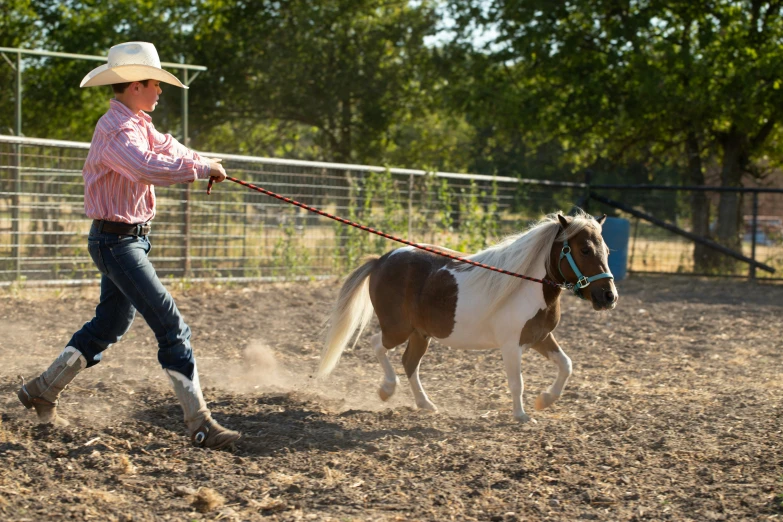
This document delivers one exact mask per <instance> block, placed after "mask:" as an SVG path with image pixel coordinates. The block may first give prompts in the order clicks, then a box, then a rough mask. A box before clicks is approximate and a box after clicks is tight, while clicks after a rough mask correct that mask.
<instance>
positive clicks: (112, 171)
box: [82, 99, 209, 224]
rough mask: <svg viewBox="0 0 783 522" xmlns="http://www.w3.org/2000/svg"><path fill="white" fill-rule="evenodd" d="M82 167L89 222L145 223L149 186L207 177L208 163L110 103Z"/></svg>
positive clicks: (151, 201) (141, 116)
mask: <svg viewBox="0 0 783 522" xmlns="http://www.w3.org/2000/svg"><path fill="white" fill-rule="evenodd" d="M109 104H110V106H109V110H108V111H107V112H106V114H104V115H103V116H102V117H101V119H100V120H98V125H96V127H95V133H94V134H93V137H92V144H91V145H90V151H89V153H88V154H87V160H86V161H85V163H84V169H83V170H82V176H84V212H85V213H86V214H87V217H89V218H92V219H106V220H108V221H119V222H123V223H131V224H138V223H146V222H147V221H150V220H151V219H152V218H153V217H155V185H158V186H167V185H173V184H175V183H191V182H193V181H195V180H197V179H207V178H209V164H208V163H207V162H206V161H205V160H203V159H202V158H201V156H199V155H198V154H197V153H196V152H194V151H192V150H190V149H188V148H187V147H185V146H184V145H182V144H181V143H179V142H178V141H177V140H175V139H174V138H173V137H172V136H171V134H165V135H164V134H161V133H160V132H158V131H156V130H155V127H154V126H153V125H152V119H151V118H150V116H149V115H148V114H147V113H145V112H143V111H139V113H138V114H134V113H133V111H131V110H130V109H129V108H128V107H127V106H125V105H124V104H123V103H121V102H119V101H117V100H116V99H112V100H110V102H109Z"/></svg>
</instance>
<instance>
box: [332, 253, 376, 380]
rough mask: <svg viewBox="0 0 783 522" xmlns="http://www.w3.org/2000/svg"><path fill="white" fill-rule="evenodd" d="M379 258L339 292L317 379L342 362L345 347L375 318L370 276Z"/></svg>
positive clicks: (366, 265) (347, 280)
mask: <svg viewBox="0 0 783 522" xmlns="http://www.w3.org/2000/svg"><path fill="white" fill-rule="evenodd" d="M378 259H380V258H379V257H378V256H375V257H372V258H370V259H369V261H367V262H366V263H364V264H363V265H362V266H360V267H359V268H357V269H356V270H354V271H353V272H351V275H349V276H348V278H347V279H346V280H345V283H343V286H342V288H341V289H340V296H339V297H338V298H337V303H336V304H335V306H334V309H333V310H332V315H331V317H330V323H331V324H330V326H329V331H328V332H327V333H326V340H325V341H324V347H323V350H322V351H321V363H320V365H319V366H318V377H319V378H322V377H326V376H327V375H329V374H330V373H332V370H334V367H335V366H337V362H338V361H339V360H340V356H341V355H342V353H343V350H345V345H346V344H348V341H349V340H350V338H351V335H352V334H353V332H355V331H356V329H357V328H358V329H359V333H358V334H356V339H355V340H354V342H353V344H354V346H356V342H357V341H358V340H359V336H361V335H362V332H363V331H364V328H365V327H366V326H367V323H369V322H370V319H372V313H373V307H372V302H370V292H369V288H368V286H369V281H368V279H369V277H370V272H372V270H373V269H374V268H375V266H376V265H377V264H378Z"/></svg>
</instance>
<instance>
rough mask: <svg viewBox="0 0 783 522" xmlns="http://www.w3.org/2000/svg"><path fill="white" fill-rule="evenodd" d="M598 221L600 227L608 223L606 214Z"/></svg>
mask: <svg viewBox="0 0 783 522" xmlns="http://www.w3.org/2000/svg"><path fill="white" fill-rule="evenodd" d="M596 221H598V224H599V225H603V224H604V221H606V214H604V215H603V216H601V217H599V218H598V219H596Z"/></svg>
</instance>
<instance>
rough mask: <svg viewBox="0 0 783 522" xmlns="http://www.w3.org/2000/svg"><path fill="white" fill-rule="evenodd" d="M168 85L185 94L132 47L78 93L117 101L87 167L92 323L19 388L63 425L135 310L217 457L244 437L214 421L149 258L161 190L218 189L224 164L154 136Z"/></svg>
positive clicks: (194, 427)
mask: <svg viewBox="0 0 783 522" xmlns="http://www.w3.org/2000/svg"><path fill="white" fill-rule="evenodd" d="M161 82H165V83H169V84H171V85H176V86H177V87H181V88H183V89H187V86H185V85H183V84H182V83H181V82H180V81H179V80H178V79H177V78H176V77H175V76H174V75H172V74H170V73H168V72H166V71H164V70H163V69H161V67H160V59H159V58H158V52H157V50H156V49H155V46H154V45H152V44H151V43H147V42H127V43H123V44H119V45H116V46H114V47H112V48H111V49H110V50H109V57H108V62H107V63H106V64H105V65H101V66H100V67H97V68H96V69H94V70H92V71H91V72H90V73H89V74H87V76H85V78H84V80H82V83H81V87H92V86H97V85H111V86H112V89H113V91H114V99H112V100H110V102H109V104H110V106H109V110H108V111H107V112H106V114H104V115H103V117H101V119H100V120H99V121H98V124H97V126H96V128H95V133H94V135H93V139H92V144H91V146H90V151H89V153H88V155H87V160H86V162H85V164H84V170H83V171H82V175H83V177H84V210H85V213H86V214H87V217H90V218H92V219H93V222H92V227H91V229H90V235H89V238H88V240H87V243H88V249H89V252H90V256H91V257H92V260H93V262H94V263H95V265H96V266H97V268H98V270H99V271H100V272H101V297H100V302H99V303H98V306H97V307H96V309H95V317H94V318H93V319H92V320H91V321H90V322H88V323H86V324H85V325H84V326H83V327H82V328H81V330H79V331H78V332H76V333H75V334H73V337H72V338H71V340H70V341H69V342H68V344H67V346H66V348H65V349H64V351H63V352H62V353H61V354H60V356H59V357H58V358H57V359H56V360H55V361H54V362H53V363H52V365H51V366H50V367H49V368H48V369H47V370H46V371H45V372H43V373H42V374H41V375H40V376H38V377H37V378H35V379H33V380H32V381H30V382H28V383H26V384H25V383H23V384H22V388H21V389H20V390H19V393H18V397H19V400H20V401H21V402H22V404H24V406H25V407H27V408H28V409H29V408H35V410H36V413H37V414H38V417H39V419H40V421H41V422H45V423H54V424H58V425H67V421H65V419H62V418H61V417H58V416H57V400H58V398H59V395H60V393H61V392H62V390H63V389H64V388H65V387H66V386H67V385H68V383H70V382H71V381H72V380H73V379H74V377H76V375H77V374H78V373H79V372H80V371H82V370H83V369H85V368H89V367H90V366H94V365H96V364H98V363H99V362H100V360H101V356H102V352H103V351H104V350H106V348H108V347H109V346H111V345H112V344H114V343H116V342H118V341H119V340H120V338H121V337H122V336H123V335H124V334H125V333H126V332H127V331H128V329H129V328H130V326H131V323H132V322H133V319H134V317H135V314H136V311H138V312H139V313H140V314H141V315H142V316H143V317H144V319H145V320H146V321H147V324H148V325H149V326H150V328H152V330H153V332H154V333H155V337H156V338H157V340H158V361H159V362H160V364H161V366H162V367H163V369H164V371H165V372H166V374H167V375H168V376H169V378H170V380H171V383H172V385H173V387H174V391H175V393H176V395H177V398H178V399H179V401H180V403H181V405H182V409H183V411H184V414H185V424H186V425H187V428H188V431H189V433H190V436H191V440H192V441H193V444H194V445H196V446H200V447H205V448H212V449H219V448H224V447H227V446H229V445H232V444H233V443H234V442H235V441H236V440H237V439H239V437H240V434H239V433H237V432H235V431H231V430H228V429H226V428H224V427H222V426H221V425H220V424H218V423H217V422H216V421H215V420H214V419H212V417H211V415H210V412H209V409H207V406H206V403H205V402H204V397H203V396H202V393H201V386H200V384H199V378H198V370H197V368H196V360H195V358H194V356H193V351H192V349H191V346H190V328H189V327H188V326H187V325H186V324H185V322H184V321H183V319H182V316H181V315H180V313H179V310H177V307H176V305H175V304H174V300H173V299H172V297H171V294H169V292H168V291H167V290H166V289H165V288H164V286H163V285H162V284H161V282H160V280H159V279H158V276H157V274H156V273H155V269H154V268H153V266H152V264H151V263H150V261H149V259H148V258H147V254H148V253H149V250H150V242H149V239H148V234H149V232H150V221H151V220H152V218H153V217H155V190H154V186H155V185H160V186H165V185H173V184H175V183H191V182H193V181H195V180H196V179H209V178H210V177H212V178H213V179H214V180H215V181H216V182H218V183H219V182H221V181H223V180H224V179H225V178H226V172H225V170H224V169H223V167H222V166H221V165H220V160H217V159H211V158H205V157H201V156H199V155H198V154H197V153H196V152H194V151H192V150H190V149H188V148H187V147H185V146H183V145H182V144H180V143H179V142H177V140H175V139H174V138H173V137H172V136H171V135H169V134H166V135H163V134H160V133H159V132H158V131H156V130H155V127H154V126H153V125H152V123H151V119H150V117H149V115H147V114H146V113H147V112H151V111H153V110H155V106H156V105H157V102H158V96H159V95H160V93H161V89H160V83H161Z"/></svg>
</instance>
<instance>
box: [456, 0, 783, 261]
mask: <svg viewBox="0 0 783 522" xmlns="http://www.w3.org/2000/svg"><path fill="white" fill-rule="evenodd" d="M450 5H451V8H452V12H453V14H454V17H455V20H456V22H457V27H458V34H459V38H457V42H456V43H457V44H460V45H462V46H464V45H465V43H466V42H468V41H469V38H470V34H471V33H470V30H469V29H470V28H471V27H479V28H485V29H486V28H491V29H492V30H494V31H495V32H496V34H497V36H496V37H495V38H493V39H492V40H491V42H490V43H491V45H490V46H489V47H487V48H485V49H482V50H481V51H482V54H483V55H484V56H485V57H486V58H485V59H488V60H490V61H491V64H492V70H493V71H494V73H495V74H496V75H505V81H503V89H502V92H503V93H504V95H505V96H511V97H512V98H513V99H514V100H515V103H514V105H516V106H517V107H518V109H517V110H515V111H506V112H505V115H506V117H505V118H502V120H503V124H504V125H506V126H507V127H509V128H513V127H514V126H515V124H516V126H519V124H520V122H524V123H525V124H527V123H530V122H536V127H537V128H538V129H540V130H541V136H542V137H545V138H546V137H548V138H552V137H556V138H558V139H559V140H561V141H562V142H563V143H565V144H566V149H567V152H569V151H570V158H571V161H572V162H573V164H574V165H575V166H577V167H578V166H585V165H589V164H591V163H592V162H595V161H596V160H597V159H598V158H611V159H620V158H625V159H627V160H632V159H639V158H640V157H643V156H645V155H648V156H649V153H650V152H653V153H655V154H656V157H658V158H661V157H664V158H671V159H672V160H674V161H677V162H678V163H679V164H680V165H681V167H682V168H683V170H684V171H685V172H686V176H684V177H683V180H682V181H683V183H684V184H699V185H700V184H704V169H705V166H704V163H705V161H706V160H709V159H710V154H712V153H715V154H716V156H717V158H718V159H717V161H719V163H720V169H721V185H722V186H726V187H737V186H740V185H741V183H742V179H743V176H746V175H754V174H758V172H759V165H760V162H759V160H760V159H761V157H762V156H763V155H764V152H765V150H766V149H767V148H768V147H769V146H770V136H771V135H772V133H773V132H774V131H776V130H777V123H778V120H779V119H780V116H781V114H780V111H781V109H782V108H783V105H782V104H781V102H783V90H782V89H780V87H781V82H780V70H781V65H783V48H781V46H780V45H779V42H780V41H781V38H783V21H782V20H781V17H780V2H779V1H761V0H746V1H729V0H717V1H714V2H690V1H687V0H653V1H637V0H586V1H582V2H575V1H563V2H550V1H548V0H492V1H489V2H483V1H479V0H453V1H452V2H451V3H450ZM499 116H501V117H502V116H503V114H500V115H499ZM692 207H693V211H694V214H693V228H694V231H695V232H696V233H698V234H701V235H709V223H710V217H709V204H708V202H707V201H706V199H704V198H703V196H694V199H693V201H692ZM740 209H741V206H740V201H739V199H738V197H737V194H736V193H723V194H722V195H721V199H720V204H719V207H718V225H717V230H716V233H717V237H718V239H719V240H720V241H721V242H722V243H724V244H726V245H727V246H729V247H731V248H734V249H739V248H740V237H739V232H740V230H739V223H740V219H741V216H740ZM695 262H696V263H697V267H699V268H704V267H705V266H707V267H709V266H710V265H712V264H713V261H712V260H711V259H710V258H709V256H707V253H706V252H704V251H703V250H702V249H701V248H697V250H696V258H695Z"/></svg>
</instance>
